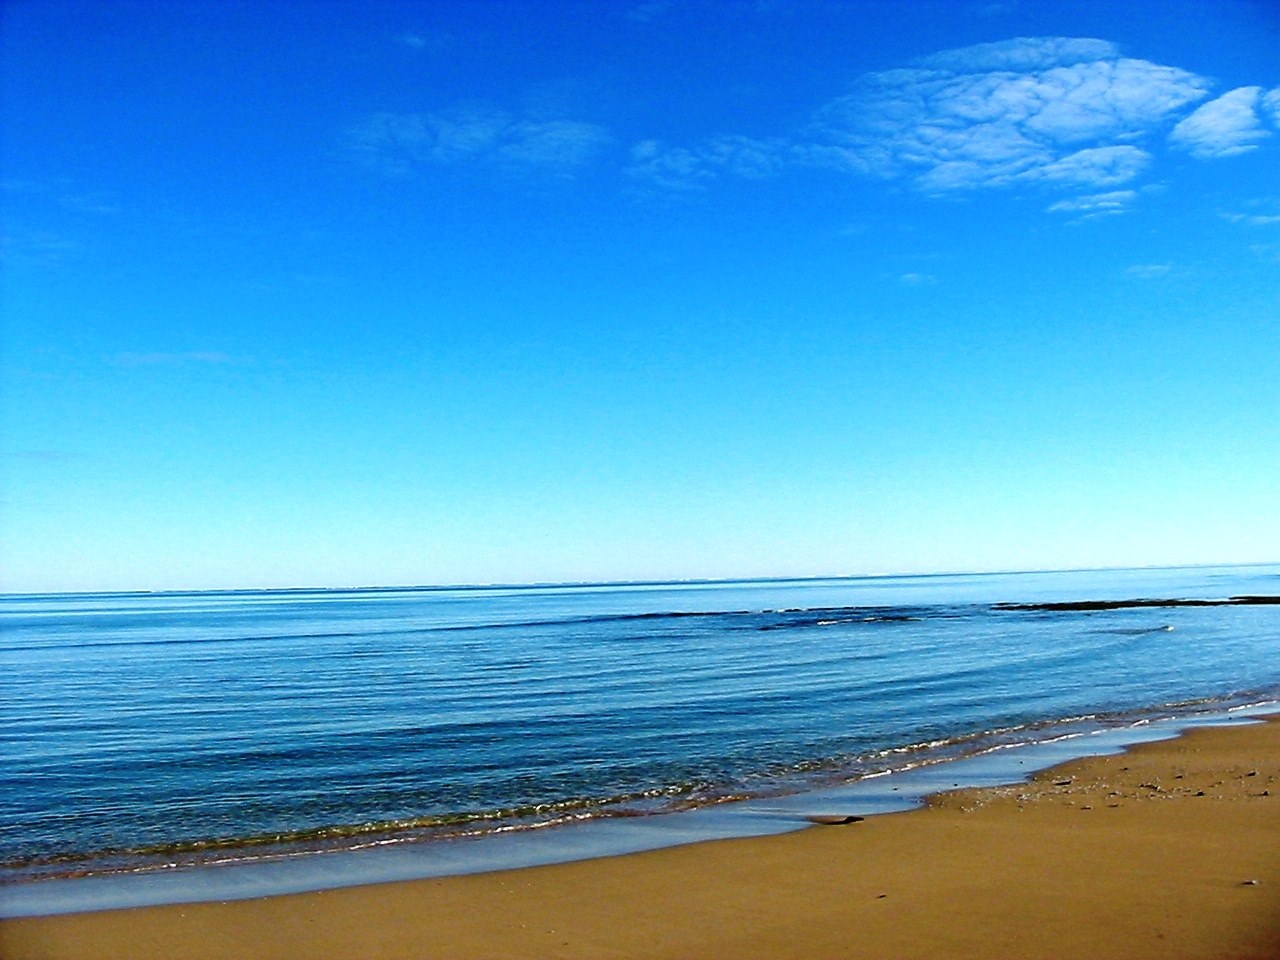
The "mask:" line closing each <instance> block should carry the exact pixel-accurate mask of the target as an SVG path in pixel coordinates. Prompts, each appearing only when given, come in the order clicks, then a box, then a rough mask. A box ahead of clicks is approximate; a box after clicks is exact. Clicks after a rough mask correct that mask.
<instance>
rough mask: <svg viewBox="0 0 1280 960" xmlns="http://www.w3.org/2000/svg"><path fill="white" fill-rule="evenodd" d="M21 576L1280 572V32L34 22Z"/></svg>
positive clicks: (1262, 24)
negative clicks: (1241, 566)
mask: <svg viewBox="0 0 1280 960" xmlns="http://www.w3.org/2000/svg"><path fill="white" fill-rule="evenodd" d="M2 16H3V21H2V27H3V39H4V50H3V55H4V56H3V59H4V63H3V67H2V68H0V69H2V70H3V92H4V113H3V121H2V122H3V140H4V143H5V148H4V156H3V167H4V169H3V196H2V199H3V205H4V231H5V248H4V249H5V260H6V266H5V274H4V312H5V327H4V333H3V336H4V341H3V371H4V405H3V417H4V432H3V441H4V451H5V452H4V460H3V468H2V469H3V497H4V500H3V526H4V534H3V553H2V555H0V560H2V561H3V571H4V572H3V578H4V589H7V590H22V591H28V590H31V591H42V590H76V589H132V588H140V589H165V588H186V587H192V588H199V587H227V586H285V585H356V584H410V583H483V582H528V581H559V580H595V579H642V578H681V577H732V576H751V575H822V574H855V573H883V572H933V571H948V570H988V569H1033V568H1060V567H1074V566H1116V565H1131V564H1132V565H1145V564H1175V563H1207V562H1246V561H1272V560H1277V559H1280V556H1278V555H1277V552H1276V550H1277V548H1276V544H1280V510H1278V509H1277V508H1276V504H1277V503H1280V376H1278V375H1277V373H1278V372H1280V56H1277V51H1280V10H1278V9H1277V8H1276V6H1275V5H1274V4H1273V3H1270V2H1262V0H1260V2H1243V0H1234V2H1233V0H1222V2H1218V3H1212V4H1204V3H1179V2H1176V0H1174V2H1168V0H1166V2H1161V3H1146V2H1140V3H1133V4H1104V3H1096V4H1094V3H1077V2H1070V3H1056V2H1029V0H1022V2H1003V3H1001V2H994V3H993V2H974V3H965V2H960V0H949V2H946V3H930V2H927V0H911V2H902V3H894V2H875V3H872V2H844V3H841V2H829V3H828V2H811V3H799V2H784V0H774V2H766V0H761V2H722V3H714V4H713V3H706V2H693V0H683V2H682V0H669V2H663V0H648V2H637V3H630V4H628V3H617V4H614V3H585V2H584V3H564V4H550V3H547V4H529V3H499V2H481V0H471V2H462V3H451V2H446V0H440V2H433V3H420V4H414V3H378V2H372V3H367V4H346V3H321V2H317V3H309V4H299V3H269V2H253V3H241V4H232V3H227V2H221V0H220V2H216V3H202V2H189V3H181V4H177V3H168V2H148V3H139V2H114V3H102V2H87V3H77V2H67V0H39V2H37V0H12V2H10V3H7V4H6V5H5V7H4V11H3V14H2Z"/></svg>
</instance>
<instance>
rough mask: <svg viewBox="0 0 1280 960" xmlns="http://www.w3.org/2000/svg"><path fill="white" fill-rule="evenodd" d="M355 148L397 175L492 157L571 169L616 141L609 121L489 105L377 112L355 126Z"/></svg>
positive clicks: (375, 164)
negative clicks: (546, 115) (530, 114)
mask: <svg viewBox="0 0 1280 960" xmlns="http://www.w3.org/2000/svg"><path fill="white" fill-rule="evenodd" d="M349 139H350V143H351V146H352V148H353V149H354V150H355V151H356V153H357V154H358V155H359V156H360V157H361V158H362V159H363V160H364V161H365V162H366V163H368V164H369V165H370V166H371V167H373V168H375V169H377V170H380V171H381V172H383V173H386V174H391V175H403V174H407V173H409V172H410V171H411V170H413V169H415V168H418V167H421V166H426V165H438V164H453V163H460V162H464V161H467V162H473V161H490V162H505V163H510V164H517V165H524V166H531V167H539V168H543V169H550V170H556V171H561V172H565V171H569V170H572V169H573V168H575V167H579V166H581V165H583V164H585V163H587V162H588V161H590V160H592V159H593V158H594V157H595V156H596V155H597V154H598V153H599V152H600V150H601V149H603V148H604V147H605V146H606V145H607V144H608V143H609V142H610V141H611V139H612V138H611V137H610V135H609V133H608V131H607V130H605V129H604V128H603V127H600V126H597V125H596V124H592V123H584V122H582V121H578V120H564V119H541V118H531V117H518V116H514V115H512V114H510V113H508V112H506V111H503V110H497V109H493V108H489V107H467V108H460V109H457V110H454V111H451V112H448V113H425V114H424V113H377V114H374V115H373V116H371V117H368V118H366V119H365V120H364V121H362V122H361V123H359V124H358V125H356V126H355V127H354V128H352V130H351V131H350V132H349Z"/></svg>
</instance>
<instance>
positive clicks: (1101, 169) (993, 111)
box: [349, 0, 1280, 217]
mask: <svg viewBox="0 0 1280 960" xmlns="http://www.w3.org/2000/svg"><path fill="white" fill-rule="evenodd" d="M667 6H668V2H667V0H645V2H641V3H639V4H638V5H636V6H634V7H632V8H631V10H630V12H629V14H628V15H629V16H631V17H632V18H635V19H640V20H646V19H651V18H653V17H657V16H660V15H662V13H663V12H664V11H665V10H666V9H667ZM416 39H417V38H416V37H406V38H404V42H405V43H411V44H412V43H413V41H414V40H416ZM1212 92H1213V91H1212V83H1211V82H1210V81H1209V80H1207V79H1206V78H1204V77H1201V76H1198V75H1196V74H1194V73H1191V72H1190V71H1187V70H1183V69H1180V68H1178V67H1173V66H1166V65H1162V64H1158V63H1153V62H1151V61H1149V60H1142V59H1136V58H1133V57H1127V56H1124V55H1123V54H1122V52H1121V51H1120V49H1119V48H1118V47H1117V46H1116V45H1115V44H1113V43H1110V42H1108V41H1106V40H1098V39H1091V38H1075V37H1020V38H1015V39H1012V40H1005V41H1001V42H998V43H985V44H979V45H977V46H971V47H964V48H961V49H957V50H947V51H943V52H941V53H937V54H934V55H932V56H928V57H924V58H922V59H919V60H916V61H915V62H913V63H911V64H909V65H907V66H905V67H903V68H900V69H895V70H886V71H881V72H877V73H870V74H866V75H865V76H863V77H861V78H860V79H859V80H858V81H856V82H855V83H854V85H853V87H852V89H850V90H849V91H848V92H846V93H844V94H843V95H841V96H838V97H836V98H834V99H832V100H830V101H829V102H827V103H826V104H823V105H821V106H819V107H818V108H817V109H816V110H815V111H814V113H813V115H812V120H811V121H810V122H809V123H808V124H807V125H806V126H805V127H804V128H803V129H801V130H798V131H793V132H792V133H790V134H788V135H783V136H775V137H766V138H753V137H746V136H736V135H719V136H715V137H709V138H706V139H704V140H702V141H700V142H697V143H694V144H692V145H672V144H667V143H664V142H662V141H660V140H657V139H645V140H641V141H639V142H637V143H635V144H634V145H633V146H632V147H631V148H630V152H629V155H628V160H627V162H626V164H625V166H624V168H623V172H624V175H625V176H627V177H628V178H629V179H630V181H631V182H632V183H635V184H641V185H644V186H647V187H649V188H652V189H658V190H662V191H667V192H672V193H681V192H684V193H688V192H691V191H696V190H699V189H702V188H704V187H706V186H709V185H710V184H712V183H714V182H715V181H716V180H718V179H719V178H721V177H726V176H732V177H739V178H745V179H761V178H766V177H772V176H777V175H779V174H781V173H783V172H785V171H787V170H790V169H795V168H800V167H808V168H824V169H827V170H837V171H841V172H844V173H851V174H856V175H861V176H867V177H875V178H880V179H884V180H895V181H899V182H902V183H905V184H907V185H909V186H911V187H913V188H914V189H916V190H919V191H921V192H923V193H926V194H931V195H943V194H957V193H966V192H973V191H977V190H985V189H993V188H1006V187H1013V186H1019V185H1024V186H1025V185H1037V186H1040V187H1043V188H1045V189H1046V190H1053V191H1056V192H1058V193H1059V194H1062V193H1068V194H1079V195H1078V196H1075V197H1074V198H1073V199H1066V200H1061V201H1059V202H1057V203H1054V204H1052V205H1050V206H1049V207H1048V209H1049V210H1050V211H1052V212H1055V213H1067V214H1071V215H1074V216H1077V217H1092V216H1102V215H1106V214H1113V213H1119V212H1123V211H1124V210H1125V209H1127V208H1128V206H1129V205H1130V204H1132V203H1133V202H1134V201H1135V200H1136V198H1137V197H1138V196H1139V192H1138V191H1137V190H1135V189H1132V187H1133V186H1134V185H1135V183H1136V181H1138V180H1139V178H1140V177H1142V176H1143V175H1144V174H1145V173H1147V172H1148V171H1149V170H1150V169H1151V168H1152V167H1153V166H1154V165H1155V163H1156V162H1157V159H1158V157H1159V155H1160V153H1161V152H1162V151H1163V150H1164V149H1166V148H1168V147H1172V148H1174V149H1176V150H1179V151H1182V152H1184V153H1186V154H1188V155H1190V156H1191V157H1193V158H1195V159H1197V160H1215V159H1217V158H1223V157H1231V156H1235V155H1237V154H1242V153H1246V152H1248V151H1251V150H1255V149H1257V148H1258V147H1259V146H1261V145H1262V144H1264V143H1265V142H1266V141H1267V140H1269V139H1271V138H1273V137H1274V134H1273V133H1272V132H1271V131H1269V130H1268V129H1266V126H1265V125H1266V124H1267V123H1271V124H1275V125H1276V126H1280V88H1277V89H1274V90H1270V91H1266V90H1264V89H1263V88H1262V87H1257V86H1248V87H1238V88H1236V89H1234V90H1230V91H1228V92H1226V93H1223V94H1221V95H1218V96H1216V97H1214V98H1212V99H1210V97H1211V96H1212ZM349 139H350V143H351V145H352V146H353V148H354V149H355V150H356V151H357V152H358V153H359V154H360V155H361V156H362V157H363V158H364V160H365V161H366V162H367V163H368V164H369V165H370V166H372V167H374V168H376V169H378V170H381V171H383V172H384V173H387V174H392V175H401V174H405V173H408V172H409V171H411V170H414V169H417V168H421V167H425V166H429V165H451V164H452V165H460V164H468V165H476V164H499V165H506V166H515V167H523V168H529V169H538V170H541V171H549V172H555V173H560V174H566V173H570V172H572V171H575V170H577V169H580V168H582V167H583V166H584V165H586V164H588V163H589V162H591V161H593V160H595V159H597V158H599V157H600V156H601V154H602V153H603V151H604V149H605V148H606V147H607V146H609V145H610V144H611V143H612V142H613V138H612V136H611V134H610V132H609V131H608V130H606V129H605V128H603V127H601V126H598V125H596V124H592V123H586V122H582V121H578V120H569V119H546V118H543V117H535V116H531V115H516V114H512V113H510V112H507V111H503V110H498V109H492V108H487V107H470V108H463V109H455V110H452V111H447V112H436V113H378V114H374V115H373V116H371V117H368V118H367V119H366V120H365V121H364V122H362V123H361V124H359V125H358V126H356V127H355V128H353V129H352V130H350V131H349Z"/></svg>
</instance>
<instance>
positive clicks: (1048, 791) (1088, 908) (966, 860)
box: [0, 720, 1280, 960]
mask: <svg viewBox="0 0 1280 960" xmlns="http://www.w3.org/2000/svg"><path fill="white" fill-rule="evenodd" d="M0 957H3V958H5V960H26V958H36V957H39V958H75V960H91V958H95V957H111V958H148V957H163V958H201V957H219V958H245V960H252V958H265V957H279V958H330V957H332V958H344V960H357V958H370V960H374V958H385V957H397V958H410V957H413V958H427V957H440V958H471V957H477V958H491V960H492V958H518V957H582V958H592V960H605V958H610V957H628V958H630V957H671V958H686V960H692V958H750V957H761V958H766V957H767V958H773V960H779V958H788V957H806V958H836V957H877V958H910V957H937V958H962V957H984V958H1022V957H1043V958H1054V960H1066V958H1077V957H1078V958H1091V960H1101V958H1117V957H1132V958H1143V960H1150V958H1176V957H1215V958H1227V957H1230V958H1245V957H1250V958H1262V957H1267V958H1275V957H1280V720H1271V721H1269V722H1267V723H1264V724H1257V725H1252V726H1244V727H1230V728H1212V729H1200V730H1195V731H1193V732H1191V733H1189V734H1188V735H1186V736H1185V737H1182V738H1180V739H1178V740H1174V741H1166V742H1163V743H1157V744H1148V745H1145V746H1141V747H1138V748H1135V749H1134V750H1132V751H1131V752H1129V753H1127V754H1124V755H1120V756H1115V757H1104V758H1095V759H1089V760H1082V761H1075V762H1072V763H1070V764H1067V765H1065V766H1062V767H1058V768H1056V769H1054V770H1052V771H1048V772H1046V773H1044V774H1041V775H1039V776H1037V777H1036V778H1035V779H1034V780H1033V781H1032V782H1031V783H1030V784H1022V785H1018V786H1012V787H1000V788H995V789H991V790H975V791H959V792H956V793H952V794H944V795H942V796H940V797H936V798H934V799H933V801H932V802H931V804H930V806H929V807H928V808H926V809H922V810H917V811H913V812H911V813H902V814H891V815H888V816H881V817H873V818H869V819H867V820H865V821H863V822H860V823H854V824H849V825H845V826H823V827H814V828H812V829H808V830H804V831H801V832H799V833H793V834H788V835H785V836H779V837H768V838H762V839H749V840H729V841H716V842H709V843H703V844H696V845H693V846H686V847H678V848H673V849H668V850H659V851H655V852H652V853H643V854H633V855H629V856H623V857H614V858H609V859H603V860H594V861H586V862H581V863H572V864H563V865H559V866H551V867H538V868H534V869H528V870H518V871H511V872H505V873H494V874H486V875H481V876H471V877H451V878H446V879H443V880H422V881H415V882H409V883H393V884H384V885H379V886H369V887H358V888H353V889H348V890H335V891H327V892H321V893H311V894H300V895H296V896H286V897H273V898H268V899H263V900H255V901H243V902H235V903H213V904H195V905H187V906H173V907H155V908H148V909H138V910H125V911H112V912H105V913H94V914H80V915H76V916H67V917H50V918H33V919H26V920H13V921H7V922H4V923H3V924H0Z"/></svg>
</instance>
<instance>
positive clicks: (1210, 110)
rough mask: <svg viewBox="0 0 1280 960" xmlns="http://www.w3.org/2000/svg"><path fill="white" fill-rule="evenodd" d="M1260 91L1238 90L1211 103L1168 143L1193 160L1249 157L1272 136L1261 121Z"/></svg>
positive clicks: (1183, 123)
mask: <svg viewBox="0 0 1280 960" xmlns="http://www.w3.org/2000/svg"><path fill="white" fill-rule="evenodd" d="M1261 98H1262V88H1261V87H1237V88H1236V89H1235V90H1232V91H1230V92H1228V93H1224V94H1223V95H1222V96H1220V97H1218V98H1217V99H1216V100H1210V101H1209V102H1208V103H1206V104H1204V105H1203V106H1201V107H1200V108H1199V109H1197V110H1196V111H1195V112H1193V113H1192V114H1191V115H1190V116H1189V117H1186V118H1185V119H1184V120H1182V121H1181V122H1180V123H1179V124H1178V125H1177V126H1176V127H1174V128H1173V132H1172V133H1171V134H1169V141H1170V142H1171V143H1173V144H1174V145H1175V146H1178V147H1181V148H1182V149H1184V150H1186V151H1188V152H1189V153H1190V154H1191V155H1192V156H1193V157H1197V158H1199V159H1202V160H1205V159H1211V158H1214V157H1230V156H1234V155H1236V154H1239V153H1247V152H1248V151H1250V150H1254V149H1256V148H1257V146H1258V141H1259V140H1262V139H1265V138H1266V137H1269V136H1271V134H1269V133H1268V132H1267V131H1265V130H1263V129H1262V126H1261V124H1260V123H1259V121H1258V110H1257V108H1258V103H1259V101H1260V100H1261Z"/></svg>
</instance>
